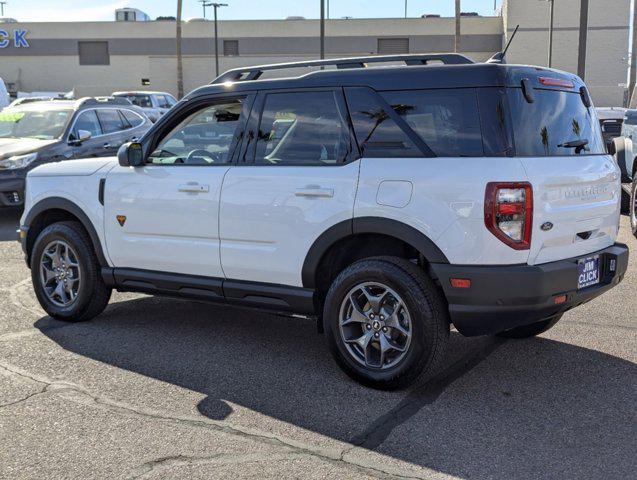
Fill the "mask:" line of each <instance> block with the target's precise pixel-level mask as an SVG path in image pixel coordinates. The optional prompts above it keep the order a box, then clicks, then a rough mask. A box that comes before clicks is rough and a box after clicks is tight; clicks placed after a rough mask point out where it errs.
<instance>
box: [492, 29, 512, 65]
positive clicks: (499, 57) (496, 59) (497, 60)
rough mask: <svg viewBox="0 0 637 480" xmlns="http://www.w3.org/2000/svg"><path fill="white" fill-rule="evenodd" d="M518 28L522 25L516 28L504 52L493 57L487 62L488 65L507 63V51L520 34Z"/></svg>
mask: <svg viewBox="0 0 637 480" xmlns="http://www.w3.org/2000/svg"><path fill="white" fill-rule="evenodd" d="M518 28H520V25H517V26H516V27H515V30H513V33H512V34H511V38H509V41H508V42H507V44H506V47H504V50H502V51H501V52H498V53H496V54H495V55H493V56H492V57H491V58H490V59H489V60H487V63H507V62H506V60H505V59H504V56H505V55H506V54H507V50H508V49H509V47H510V46H511V42H512V41H513V39H514V38H515V34H516V33H518Z"/></svg>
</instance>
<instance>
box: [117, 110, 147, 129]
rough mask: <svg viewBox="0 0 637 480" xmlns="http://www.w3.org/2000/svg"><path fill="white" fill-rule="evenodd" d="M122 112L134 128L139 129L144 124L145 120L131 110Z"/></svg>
mask: <svg viewBox="0 0 637 480" xmlns="http://www.w3.org/2000/svg"><path fill="white" fill-rule="evenodd" d="M120 111H121V112H122V114H123V115H124V118H125V119H126V120H127V121H128V123H129V124H130V125H131V126H132V127H138V126H140V125H141V124H142V123H144V119H143V118H142V117H140V116H139V115H137V114H136V113H134V112H131V111H130V110H120Z"/></svg>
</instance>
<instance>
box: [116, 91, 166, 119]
mask: <svg viewBox="0 0 637 480" xmlns="http://www.w3.org/2000/svg"><path fill="white" fill-rule="evenodd" d="M113 97H121V98H126V99H127V100H129V101H130V102H131V103H132V104H133V105H135V106H137V107H139V108H141V109H142V110H143V111H144V113H145V114H146V116H147V117H148V118H150V120H151V121H152V122H153V123H154V122H156V121H157V120H159V117H161V116H162V115H163V114H164V113H166V112H167V111H168V110H170V109H171V108H172V107H173V105H176V104H177V100H176V99H175V97H173V96H172V95H171V94H170V93H166V92H146V91H127V92H113Z"/></svg>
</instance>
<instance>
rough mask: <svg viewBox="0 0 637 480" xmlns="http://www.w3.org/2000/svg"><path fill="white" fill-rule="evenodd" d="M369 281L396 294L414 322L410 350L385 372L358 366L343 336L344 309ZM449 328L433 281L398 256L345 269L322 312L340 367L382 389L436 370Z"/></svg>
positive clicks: (331, 288)
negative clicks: (355, 291) (353, 293)
mask: <svg viewBox="0 0 637 480" xmlns="http://www.w3.org/2000/svg"><path fill="white" fill-rule="evenodd" d="M365 282H372V283H373V282H380V283H382V284H383V285H386V286H388V287H389V288H391V289H392V290H394V291H395V292H396V293H397V294H398V295H399V296H400V297H401V298H402V301H403V303H404V304H405V306H406V307H407V310H408V312H409V317H410V318H411V329H410V332H411V341H410V343H409V346H408V347H407V349H406V350H405V353H404V354H403V357H402V358H401V359H400V360H399V361H397V363H396V364H395V365H392V366H389V365H386V366H385V367H386V368H380V367H371V366H367V365H362V364H361V363H359V362H358V361H357V360H356V359H355V358H354V357H353V355H352V354H351V353H350V352H349V351H348V349H347V346H346V343H345V340H344V339H343V338H342V336H341V333H340V324H339V315H340V312H341V305H342V303H343V301H344V300H345V297H346V296H347V294H348V292H350V291H351V290H352V289H353V288H356V286H357V285H361V284H364V283H365ZM449 324H450V322H449V314H448V311H447V306H446V302H445V300H444V298H443V295H442V294H441V293H440V292H439V290H438V289H437V288H436V286H435V285H434V283H433V281H432V280H431V279H430V278H429V277H428V276H427V275H426V274H425V273H424V272H423V271H422V270H421V269H420V268H419V267H417V266H416V265H414V264H413V263H411V262H409V261H407V260H404V259H402V258H397V257H373V258H368V259H363V260H359V261H357V262H355V263H353V264H352V265H350V266H349V267H347V268H346V269H345V270H344V271H343V272H341V273H340V274H339V275H338V277H337V278H336V279H335V280H334V282H333V283H332V286H331V287H330V289H329V291H328V294H327V297H326V299H325V305H324V310H323V327H324V331H325V336H326V339H327V342H328V345H329V348H330V350H331V352H332V355H333V356H334V359H335V360H336V363H337V364H338V365H339V366H340V367H341V368H342V369H343V370H344V371H345V373H346V374H347V375H349V376H350V377H351V378H353V379H354V380H356V381H358V382H360V383H362V384H363V385H366V386H369V387H372V388H377V389H381V390H393V389H398V388H402V387H405V386H407V385H409V384H410V383H412V382H413V381H414V380H415V379H416V378H418V377H419V376H420V375H421V374H428V373H431V372H433V371H436V368H437V366H438V365H439V364H440V362H441V360H442V358H443V356H444V351H445V347H446V345H447V342H448V339H449ZM361 327H362V326H361ZM362 328H363V329H364V327H362ZM384 331H385V330H384ZM363 333H364V332H363Z"/></svg>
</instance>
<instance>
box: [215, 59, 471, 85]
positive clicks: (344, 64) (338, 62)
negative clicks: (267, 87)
mask: <svg viewBox="0 0 637 480" xmlns="http://www.w3.org/2000/svg"><path fill="white" fill-rule="evenodd" d="M388 62H404V63H405V65H427V64H428V63H429V62H441V63H444V64H446V65H461V64H468V63H474V62H473V60H471V59H470V58H469V57H465V56H464V55H461V54H459V53H431V54H422V55H421V54H412V55H373V56H367V57H351V58H336V59H329V60H311V61H308V62H290V63H274V64H271V65H256V66H253V67H240V68H234V69H232V70H228V71H227V72H225V73H223V74H221V75H219V76H218V77H217V78H215V79H214V80H213V82H212V83H213V84H215V83H223V82H241V81H247V80H257V79H258V78H259V77H260V76H261V75H263V72H265V71H267V70H283V69H289V68H306V67H323V66H332V65H333V66H336V68H338V69H343V68H366V67H367V65H368V64H370V63H388Z"/></svg>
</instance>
